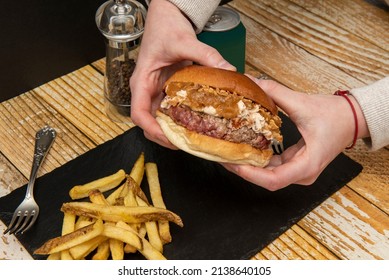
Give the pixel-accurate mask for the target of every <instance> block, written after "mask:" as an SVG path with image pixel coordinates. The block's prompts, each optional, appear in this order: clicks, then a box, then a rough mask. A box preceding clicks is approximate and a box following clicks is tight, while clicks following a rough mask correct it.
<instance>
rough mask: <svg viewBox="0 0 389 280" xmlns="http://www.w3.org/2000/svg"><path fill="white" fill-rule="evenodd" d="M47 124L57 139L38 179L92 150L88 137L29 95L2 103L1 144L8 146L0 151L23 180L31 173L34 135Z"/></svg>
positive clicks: (0, 108) (0, 105)
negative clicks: (23, 177) (53, 129)
mask: <svg viewBox="0 0 389 280" xmlns="http://www.w3.org/2000/svg"><path fill="white" fill-rule="evenodd" d="M46 124H48V125H50V126H52V127H53V128H55V129H56V131H57V138H56V139H55V142H54V144H53V146H52V149H51V150H50V152H49V154H48V155H47V157H46V160H45V161H44V162H43V164H42V167H41V169H40V171H39V173H38V176H41V175H43V174H45V173H47V172H50V171H51V170H53V169H54V168H57V167H59V166H61V165H62V164H64V163H66V162H68V161H69V160H71V159H73V158H75V157H76V156H78V155H80V154H83V153H85V152H86V151H88V150H90V149H91V148H93V147H95V145H94V144H93V143H92V142H91V141H90V140H89V139H88V138H87V137H85V136H84V135H82V133H81V132H80V131H78V130H77V129H75V128H74V127H73V126H72V125H71V124H69V122H67V121H66V120H65V119H64V118H63V117H62V116H61V115H60V114H58V112H56V111H55V110H53V109H51V108H50V106H49V105H48V104H46V103H45V102H44V101H42V100H39V99H38V98H37V97H36V96H35V95H34V94H33V93H32V92H28V93H25V94H22V95H20V96H17V97H15V98H13V99H10V100H8V101H5V102H3V103H1V104H0V129H1V132H0V141H1V143H10V144H8V145H1V148H0V149H1V150H0V151H1V153H2V154H3V155H4V156H5V157H6V158H7V159H8V160H9V161H10V162H11V163H12V164H13V165H14V166H16V167H17V168H18V170H19V171H20V172H21V173H22V174H23V176H25V177H26V178H28V177H29V175H30V171H31V162H32V157H33V153H34V138H35V133H36V131H38V130H39V129H40V128H41V127H43V126H44V125H46ZM15 139H17V141H15ZM11 143H12V144H11Z"/></svg>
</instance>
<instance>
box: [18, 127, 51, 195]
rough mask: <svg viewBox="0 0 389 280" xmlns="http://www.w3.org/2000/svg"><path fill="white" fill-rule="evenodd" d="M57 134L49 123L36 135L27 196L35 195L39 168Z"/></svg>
mask: <svg viewBox="0 0 389 280" xmlns="http://www.w3.org/2000/svg"><path fill="white" fill-rule="evenodd" d="M56 136H57V133H56V131H55V130H54V128H51V127H49V126H47V125H46V126H44V127H43V128H42V129H41V130H39V131H38V132H37V133H36V135H35V149H34V158H33V161H32V167H31V174H30V179H29V181H28V185H27V192H26V197H32V195H33V192H34V183H35V179H36V177H37V175H38V170H39V168H40V166H41V164H42V162H43V160H44V159H45V157H46V155H47V154H48V152H49V150H50V148H51V146H52V144H53V142H54V139H55V137H56Z"/></svg>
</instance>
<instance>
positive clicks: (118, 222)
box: [34, 152, 183, 260]
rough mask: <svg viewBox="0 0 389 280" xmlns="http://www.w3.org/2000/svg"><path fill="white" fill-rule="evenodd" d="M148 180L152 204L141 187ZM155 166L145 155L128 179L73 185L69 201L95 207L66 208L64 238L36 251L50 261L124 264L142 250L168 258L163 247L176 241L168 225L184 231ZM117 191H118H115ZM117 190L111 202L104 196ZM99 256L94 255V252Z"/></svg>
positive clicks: (118, 176)
mask: <svg viewBox="0 0 389 280" xmlns="http://www.w3.org/2000/svg"><path fill="white" fill-rule="evenodd" d="M145 174H146V177H147V181H148V184H149V189H150V197H151V201H152V204H151V203H150V202H149V201H148V197H147V196H146V194H145V193H144V192H143V190H142V189H141V187H140V184H141V183H142V180H143V177H144V176H145ZM158 176H159V175H158V169H157V165H156V164H155V163H146V164H145V157H144V153H143V152H142V153H141V154H140V155H139V157H138V159H137V160H136V162H135V164H134V166H133V167H132V169H131V172H130V173H129V174H126V173H125V171H124V170H122V169H120V170H119V171H117V172H116V173H114V174H112V175H109V176H106V177H103V178H100V179H97V180H94V181H92V182H89V183H86V184H84V185H79V186H74V187H73V188H72V189H71V190H70V191H69V195H70V197H71V198H72V199H73V200H75V199H79V198H86V197H89V200H90V202H76V201H72V202H67V203H63V205H62V207H61V211H62V212H63V213H64V218H63V223H62V233H61V236H59V237H56V238H52V239H50V240H48V241H47V242H46V243H44V244H43V245H42V246H41V247H40V248H38V249H37V250H35V251H34V254H46V255H48V257H47V259H53V260H54V259H68V260H70V259H77V260H79V259H86V258H91V259H92V260H107V259H109V257H110V256H111V257H112V259H113V260H115V259H124V254H125V253H136V252H137V251H139V252H140V253H141V254H142V255H143V256H144V257H145V258H146V259H158V260H164V259H166V258H165V256H164V255H163V245H164V244H166V243H168V242H171V234H170V229H169V222H173V223H175V224H177V225H179V226H181V227H182V226H183V222H182V220H181V218H180V217H179V216H178V215H177V214H175V213H174V212H172V211H170V210H167V208H166V205H165V203H164V201H163V198H162V191H161V186H160V182H159V177H158ZM114 188H116V189H115V190H113V189H114ZM109 190H113V191H112V192H111V194H110V195H108V196H107V197H106V196H105V195H104V194H103V193H104V192H106V191H109ZM93 252H94V253H93Z"/></svg>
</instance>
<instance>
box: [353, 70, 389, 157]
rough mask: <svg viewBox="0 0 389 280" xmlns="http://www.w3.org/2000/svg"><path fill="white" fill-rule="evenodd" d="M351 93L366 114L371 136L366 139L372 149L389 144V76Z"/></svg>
mask: <svg viewBox="0 0 389 280" xmlns="http://www.w3.org/2000/svg"><path fill="white" fill-rule="evenodd" d="M350 93H351V94H352V95H353V96H354V97H355V99H356V100H357V101H358V103H359V105H360V106H361V108H362V111H363V115H364V116H365V119H366V123H367V126H368V128H369V132H370V138H368V139H364V141H365V143H366V144H367V145H368V146H369V148H370V149H371V150H378V149H380V148H382V147H384V146H386V145H389V77H386V78H384V79H382V80H379V81H377V82H375V83H373V84H371V85H368V86H365V87H361V88H356V89H353V90H351V91H350Z"/></svg>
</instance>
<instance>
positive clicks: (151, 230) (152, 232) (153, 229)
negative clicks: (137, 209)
mask: <svg viewBox="0 0 389 280" xmlns="http://www.w3.org/2000/svg"><path fill="white" fill-rule="evenodd" d="M136 201H137V203H138V205H139V206H145V207H147V203H146V202H145V201H143V200H142V199H141V198H139V197H137V200H136ZM145 226H146V231H147V237H148V239H149V242H150V244H151V245H152V246H153V247H154V248H155V249H157V250H158V251H159V252H161V253H163V244H162V240H161V237H160V236H159V231H158V225H157V222H156V221H151V222H145Z"/></svg>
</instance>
